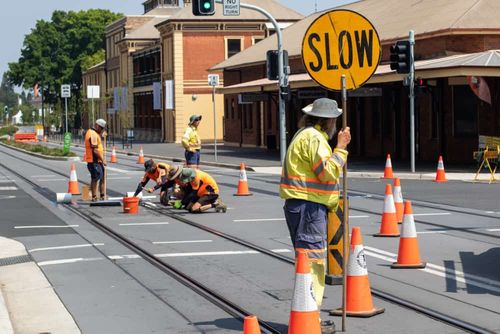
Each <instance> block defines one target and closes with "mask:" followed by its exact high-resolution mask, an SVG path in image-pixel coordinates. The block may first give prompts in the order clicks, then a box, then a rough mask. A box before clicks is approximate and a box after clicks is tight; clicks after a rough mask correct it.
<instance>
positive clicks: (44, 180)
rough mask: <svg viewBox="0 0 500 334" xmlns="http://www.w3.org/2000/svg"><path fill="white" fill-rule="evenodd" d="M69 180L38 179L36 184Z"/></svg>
mask: <svg viewBox="0 0 500 334" xmlns="http://www.w3.org/2000/svg"><path fill="white" fill-rule="evenodd" d="M67 180H68V179H38V180H36V182H52V181H67Z"/></svg>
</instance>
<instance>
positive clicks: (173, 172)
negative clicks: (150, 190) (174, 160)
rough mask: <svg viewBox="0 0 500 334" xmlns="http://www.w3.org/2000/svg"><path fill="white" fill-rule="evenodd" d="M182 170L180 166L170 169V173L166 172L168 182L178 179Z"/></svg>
mask: <svg viewBox="0 0 500 334" xmlns="http://www.w3.org/2000/svg"><path fill="white" fill-rule="evenodd" d="M182 169H183V168H182V166H175V167H172V169H170V171H169V172H168V180H169V181H173V180H175V179H176V178H178V177H179V175H180V174H181V173H182Z"/></svg>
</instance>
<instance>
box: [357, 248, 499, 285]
mask: <svg viewBox="0 0 500 334" xmlns="http://www.w3.org/2000/svg"><path fill="white" fill-rule="evenodd" d="M364 248H366V249H367V250H369V251H372V252H374V253H373V254H376V253H380V254H385V255H389V256H391V258H389V257H385V259H383V258H381V257H380V258H381V259H383V260H386V261H391V262H396V258H397V254H394V253H390V252H386V251H383V250H381V249H378V248H373V247H369V246H365V247H364ZM375 257H376V256H375ZM427 267H428V268H433V269H435V270H440V271H441V272H443V275H444V273H448V274H451V275H455V276H458V277H459V278H461V279H464V280H467V283H469V281H472V282H474V281H478V282H480V283H478V284H482V283H484V284H487V285H493V286H496V287H499V288H500V282H498V281H495V280H492V279H489V278H484V277H481V276H477V275H474V274H468V273H464V272H463V271H459V270H451V269H448V268H445V267H442V266H438V265H436V264H433V263H429V262H427ZM428 268H425V269H419V270H423V271H426V269H428ZM442 277H444V276H442ZM499 292H500V289H499Z"/></svg>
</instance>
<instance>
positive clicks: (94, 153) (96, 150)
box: [85, 118, 106, 202]
mask: <svg viewBox="0 0 500 334" xmlns="http://www.w3.org/2000/svg"><path fill="white" fill-rule="evenodd" d="M105 130H106V121H105V120H103V119H102V118H99V119H98V120H97V121H95V125H94V127H93V128H90V129H88V130H87V132H86V133H85V161H86V162H87V169H88V170H89V172H90V191H91V192H92V201H94V202H95V201H97V182H99V193H100V194H101V200H104V199H105V198H104V193H105V190H104V182H105V181H104V177H105V175H104V166H105V165H106V160H105V157H104V148H103V146H102V138H101V137H102V136H103V135H105V133H106V132H105Z"/></svg>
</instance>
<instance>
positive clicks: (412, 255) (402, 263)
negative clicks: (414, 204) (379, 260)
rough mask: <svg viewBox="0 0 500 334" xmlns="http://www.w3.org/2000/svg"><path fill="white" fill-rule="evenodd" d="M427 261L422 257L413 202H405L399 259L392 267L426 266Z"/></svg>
mask: <svg viewBox="0 0 500 334" xmlns="http://www.w3.org/2000/svg"><path fill="white" fill-rule="evenodd" d="M425 265H426V263H425V262H422V260H421V259H420V251H419V248H418V240H417V231H416V229H415V220H414V219H413V209H412V208H411V202H410V201H406V202H405V216H404V221H403V226H402V227H401V238H400V239H399V250H398V261H397V262H394V263H393V264H392V265H391V268H394V269H398V268H425Z"/></svg>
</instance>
